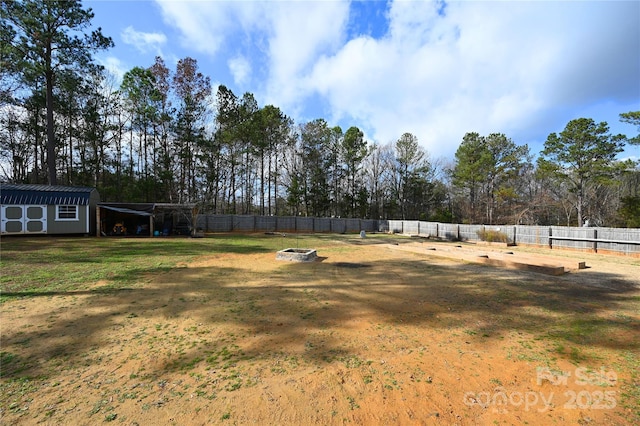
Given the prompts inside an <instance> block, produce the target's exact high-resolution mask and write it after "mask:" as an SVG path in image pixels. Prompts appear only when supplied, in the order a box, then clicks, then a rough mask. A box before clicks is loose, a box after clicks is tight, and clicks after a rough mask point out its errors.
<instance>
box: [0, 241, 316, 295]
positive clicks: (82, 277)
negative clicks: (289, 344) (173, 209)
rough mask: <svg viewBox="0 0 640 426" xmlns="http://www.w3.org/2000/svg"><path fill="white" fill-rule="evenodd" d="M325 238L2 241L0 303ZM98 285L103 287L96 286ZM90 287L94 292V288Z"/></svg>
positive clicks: (127, 281) (108, 286) (121, 282)
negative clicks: (201, 259)
mask: <svg viewBox="0 0 640 426" xmlns="http://www.w3.org/2000/svg"><path fill="white" fill-rule="evenodd" d="M323 238H325V237H324V236H306V235H300V236H297V235H295V236H291V235H290V236H287V237H281V236H273V237H270V238H255V237H251V236H244V235H215V236H212V237H208V238H202V239H193V238H135V239H133V238H81V237H58V238H57V237H48V236H43V237H40V238H20V237H4V238H2V242H1V244H2V255H1V256H0V269H1V270H2V274H1V275H0V293H1V295H0V303H1V302H3V301H6V300H8V299H9V298H15V297H30V296H38V295H51V294H61V293H66V292H77V291H94V292H100V291H106V292H108V291H117V290H122V289H126V288H131V287H134V286H135V285H136V283H139V282H142V281H144V279H145V276H147V275H149V274H157V273H163V272H167V271H170V270H171V269H172V268H174V267H176V265H178V264H180V263H183V262H189V261H191V260H193V259H195V258H197V257H198V256H205V255H213V254H216V253H236V254H252V253H269V252H273V253H275V252H276V251H278V250H281V249H283V248H286V247H290V246H293V247H296V246H311V245H313V246H314V247H315V246H317V245H318V244H322V239H323ZM98 282H102V285H100V286H99V287H95V286H93V285H95V284H96V283H98ZM89 287H90V288H89Z"/></svg>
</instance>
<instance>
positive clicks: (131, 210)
mask: <svg viewBox="0 0 640 426" xmlns="http://www.w3.org/2000/svg"><path fill="white" fill-rule="evenodd" d="M194 206H195V204H169V203H98V207H100V208H103V209H107V210H113V211H116V212H120V213H127V214H135V215H139V216H153V214H154V212H155V211H156V210H160V209H163V210H174V209H187V208H188V209H191V208H193V207H194Z"/></svg>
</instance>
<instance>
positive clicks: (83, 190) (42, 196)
mask: <svg viewBox="0 0 640 426" xmlns="http://www.w3.org/2000/svg"><path fill="white" fill-rule="evenodd" d="M93 191H96V189H95V188H89V187H81V186H57V185H56V186H51V185H28V184H14V183H3V184H0V204H47V205H80V206H86V205H88V204H89V199H90V198H91V193H92V192H93Z"/></svg>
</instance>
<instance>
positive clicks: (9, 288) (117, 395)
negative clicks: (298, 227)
mask: <svg viewBox="0 0 640 426" xmlns="http://www.w3.org/2000/svg"><path fill="white" fill-rule="evenodd" d="M0 244H1V246H0V250H1V251H0V309H1V317H0V327H1V336H0V339H1V340H0V423H2V424H61V423H66V424H68V423H69V421H71V422H72V423H77V424H102V423H104V422H113V423H122V424H127V425H133V424H140V425H142V424H150V423H151V422H152V423H153V424H249V423H251V424H292V425H293V424H312V423H318V424H346V423H350V424H363V425H365V424H366V425H368V424H553V423H556V424H565V423H573V424H620V425H624V424H637V423H638V422H640V390H639V389H640V373H639V371H640V355H639V351H640V337H639V336H640V261H639V260H638V259H627V258H620V257H608V256H597V255H590V254H576V253H571V252H566V253H557V252H555V253H553V254H555V255H562V256H582V257H584V258H585V259H586V260H587V263H588V265H590V268H588V269H586V270H581V271H577V272H575V273H570V274H567V275H565V276H559V277H554V276H546V275H542V274H536V273H533V272H521V271H512V270H503V269H499V268H494V267H489V266H484V265H477V264H470V263H464V262H456V261H454V260H449V259H443V258H435V257H430V256H429V255H428V253H426V252H424V251H421V248H420V243H416V241H415V239H411V238H405V237H402V236H391V235H368V236H367V238H366V239H360V238H359V237H358V236H356V235H291V234H288V235H286V236H284V235H262V234H260V235H258V234H255V235H235V234H233V235H232V234H215V235H208V236H207V237H206V238H195V239H191V238H82V237H80V238H70V237H63V238H56V237H44V238H30V237H28V238H17V237H16V238H3V239H2V241H1V243H0ZM442 244H445V243H442ZM396 245H406V246H408V247H415V251H414V252H411V251H400V250H396V249H394V246H396ZM288 247H293V248H313V249H316V250H317V251H318V256H319V259H318V261H316V262H312V263H293V262H283V261H276V260H275V253H276V251H278V250H281V249H284V248H288ZM514 250H515V249H514ZM522 250H523V252H524V253H526V252H527V251H530V252H538V251H537V250H533V249H522ZM539 252H544V253H545V254H549V252H548V251H539ZM70 419H74V420H70Z"/></svg>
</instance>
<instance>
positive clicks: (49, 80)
mask: <svg viewBox="0 0 640 426" xmlns="http://www.w3.org/2000/svg"><path fill="white" fill-rule="evenodd" d="M0 1H1V2H0V5H1V7H0V18H1V20H0V40H1V44H0V167H1V170H0V172H1V179H2V180H3V181H11V182H16V183H45V184H51V185H56V184H64V185H77V186H92V187H96V188H98V190H99V192H100V194H101V198H102V200H103V201H120V202H169V203H198V204H200V205H201V206H203V209H205V210H207V211H210V212H212V213H233V214H260V215H308V216H327V217H330V216H334V217H359V218H376V219H377V218H385V219H420V220H431V221H441V222H451V221H455V222H462V223H485V224H500V223H521V224H541V225H549V224H553V225H556V224H562V225H578V226H582V225H584V224H593V225H607V226H630V227H638V226H640V168H639V167H638V164H637V163H634V162H632V161H624V162H623V161H619V160H617V155H618V154H619V153H620V152H622V150H623V148H624V146H625V144H632V143H633V144H637V143H639V142H640V140H639V137H638V136H635V137H630V138H629V137H626V136H624V135H611V134H610V132H609V127H608V125H607V123H596V122H595V121H594V120H592V119H589V118H579V119H576V120H572V121H570V122H569V123H568V124H567V126H566V127H565V129H564V130H563V131H562V132H560V133H559V134H555V133H552V134H550V135H549V137H548V138H547V141H546V142H545V145H544V150H543V151H542V152H540V153H539V155H538V156H537V159H534V155H533V154H532V153H531V152H530V150H529V148H528V146H526V145H518V144H516V143H515V142H514V141H512V140H511V139H510V138H508V137H507V136H506V135H504V134H502V133H491V134H489V135H480V134H478V133H475V132H468V133H467V134H465V136H464V137H463V139H462V141H461V143H460V145H459V147H458V150H457V151H456V154H455V159H453V160H452V161H445V160H437V159H433V158H431V156H430V155H429V153H428V152H427V151H426V150H425V149H424V148H423V147H422V146H421V145H420V143H419V141H418V139H417V137H416V136H415V135H413V134H411V133H404V134H402V135H399V136H398V139H397V140H396V141H392V142H388V143H386V144H378V143H370V142H368V141H366V140H365V139H364V135H363V132H362V131H361V130H360V129H358V128H357V127H355V126H353V127H350V128H348V129H346V130H343V129H342V128H340V127H339V126H332V125H330V124H329V123H328V122H327V121H326V120H324V119H322V118H318V119H316V120H312V121H309V122H304V123H295V122H294V120H293V119H292V118H290V117H288V116H287V115H286V114H285V113H284V112H283V111H281V110H280V108H278V107H277V106H274V105H265V106H260V105H259V103H258V101H257V100H256V99H255V97H254V95H253V94H251V93H248V92H247V93H244V94H242V95H240V94H236V93H234V92H233V91H232V90H231V89H229V88H228V87H226V86H224V85H220V86H219V87H218V88H217V90H216V92H215V93H213V88H212V84H211V79H210V77H208V76H206V75H204V74H203V73H202V72H201V70H200V69H199V66H198V62H197V60H196V59H194V58H189V57H187V58H184V59H181V60H180V61H178V62H177V64H176V65H175V68H174V69H170V68H169V67H168V66H167V65H166V63H165V62H164V60H163V58H161V57H157V58H156V59H155V63H153V64H151V65H149V66H147V67H134V68H133V69H131V70H129V71H128V72H126V73H125V75H124V77H123V79H122V81H121V82H118V81H116V80H115V78H114V77H113V76H110V75H109V74H108V73H107V72H106V71H105V69H104V68H102V67H100V66H98V65H96V63H95V61H94V57H93V55H94V54H95V53H96V52H98V51H100V50H104V49H108V48H110V47H112V46H113V42H112V40H111V39H110V38H109V37H106V36H104V35H103V34H102V32H101V30H100V29H97V30H93V31H89V28H90V23H91V19H92V18H93V12H92V11H91V9H83V7H82V5H81V3H80V2H79V1H55V2H53V1H46V0H24V1H20V2H18V1H6V0H0ZM620 118H621V120H622V121H624V122H626V123H629V124H632V125H634V126H636V127H638V126H640V112H626V113H622V114H621V115H620Z"/></svg>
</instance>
